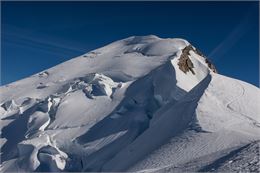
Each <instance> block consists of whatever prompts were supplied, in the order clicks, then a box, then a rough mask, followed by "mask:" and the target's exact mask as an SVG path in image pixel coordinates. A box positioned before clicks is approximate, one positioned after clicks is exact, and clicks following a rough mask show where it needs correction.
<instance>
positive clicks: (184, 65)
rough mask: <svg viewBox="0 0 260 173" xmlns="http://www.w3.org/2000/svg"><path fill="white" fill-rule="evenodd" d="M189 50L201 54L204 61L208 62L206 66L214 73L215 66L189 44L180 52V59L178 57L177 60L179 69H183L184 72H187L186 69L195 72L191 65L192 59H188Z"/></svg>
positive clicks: (215, 71) (215, 70)
mask: <svg viewBox="0 0 260 173" xmlns="http://www.w3.org/2000/svg"><path fill="white" fill-rule="evenodd" d="M191 50H192V51H194V52H195V53H196V54H198V55H200V56H202V57H203V58H204V59H205V62H206V63H207V64H208V67H209V68H210V69H211V70H212V71H213V72H214V73H217V69H216V67H215V66H214V65H213V64H212V63H211V62H210V61H209V60H208V59H207V58H206V56H205V55H203V54H202V53H201V51H200V50H198V49H195V48H193V47H192V46H191V45H189V46H186V47H185V48H184V49H183V50H182V54H181V56H180V59H179V62H178V65H179V69H180V70H181V71H183V72H184V73H187V72H188V71H191V72H192V74H195V72H194V70H193V68H194V65H193V63H192V61H191V60H190V58H189V55H190V53H189V52H190V51H191Z"/></svg>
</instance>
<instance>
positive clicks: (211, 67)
mask: <svg viewBox="0 0 260 173" xmlns="http://www.w3.org/2000/svg"><path fill="white" fill-rule="evenodd" d="M194 52H196V53H197V54H198V55H199V56H202V57H203V58H205V62H206V63H207V64H208V67H209V68H210V69H211V70H212V71H213V72H214V73H218V71H217V69H216V67H215V66H214V65H213V64H212V63H211V62H210V61H209V60H208V58H207V57H206V56H205V55H204V54H203V53H202V52H201V51H200V50H199V49H197V48H196V50H194Z"/></svg>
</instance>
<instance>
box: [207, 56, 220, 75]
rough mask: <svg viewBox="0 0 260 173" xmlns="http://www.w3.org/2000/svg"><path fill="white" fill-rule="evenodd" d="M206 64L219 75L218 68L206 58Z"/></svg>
mask: <svg viewBox="0 0 260 173" xmlns="http://www.w3.org/2000/svg"><path fill="white" fill-rule="evenodd" d="M205 61H206V63H207V64H208V67H209V68H210V69H211V70H212V71H213V72H214V73H218V71H217V69H216V67H215V66H214V65H213V64H212V63H211V62H210V61H209V60H208V59H207V58H205Z"/></svg>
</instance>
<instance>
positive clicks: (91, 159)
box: [0, 35, 260, 172]
mask: <svg viewBox="0 0 260 173" xmlns="http://www.w3.org/2000/svg"><path fill="white" fill-rule="evenodd" d="M216 72H217V69H216V67H215V66H214V65H213V64H212V63H211V62H210V61H209V59H207V58H206V57H205V56H204V55H203V54H202V53H201V52H200V51H199V50H197V49H196V48H195V47H193V46H192V45H191V44H190V43H189V42H188V41H186V40H183V39H162V38H159V37H157V36H153V35H150V36H133V37H129V38H126V39H123V40H119V41H116V42H113V43H111V44H109V45H107V46H105V47H102V48H100V49H96V50H94V51H91V52H88V53H86V54H84V55H82V56H79V57H76V58H73V59H71V60H69V61H66V62H64V63H62V64H59V65H57V66H55V67H53V68H50V69H47V70H45V71H43V72H40V73H38V74H35V75H33V76H30V77H28V78H25V79H22V80H20V81H17V82H14V83H11V84H8V85H5V86H1V87H0V96H1V97H0V105H1V106H0V116H1V138H0V142H1V167H0V169H1V171H3V172H8V171H29V172H31V171H55V172H57V171H73V172H76V171H85V172H88V171H90V172H96V171H137V172H174V171H176V172H179V171H218V170H220V171H231V170H240V171H247V170H251V171H260V170H259V167H258V166H257V165H259V157H258V160H257V155H259V152H257V149H255V148H256V147H255V146H256V145H257V144H259V142H258V141H259V140H260V107H259V103H260V92H259V88H257V87H255V86H253V85H251V84H248V83H245V82H243V81H240V80H236V79H232V78H229V77H225V76H223V75H221V74H218V73H216ZM249 152H250V155H252V157H253V158H256V160H254V161H252V163H253V164H251V165H250V163H251V161H250V163H247V162H249V161H248V159H240V160H241V161H240V162H242V161H243V163H240V162H239V165H243V164H244V166H243V167H242V166H241V168H239V169H238V168H237V165H238V163H236V162H235V161H233V160H232V159H234V158H237V157H244V156H245V154H243V153H249ZM240 153H242V154H241V155H240ZM229 163H230V164H229ZM231 163H232V164H231ZM223 165H224V166H223ZM232 165H234V166H232ZM235 167H236V168H235Z"/></svg>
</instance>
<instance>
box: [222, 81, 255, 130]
mask: <svg viewBox="0 0 260 173" xmlns="http://www.w3.org/2000/svg"><path fill="white" fill-rule="evenodd" d="M236 84H237V86H239V87H240V91H241V92H240V94H239V95H238V96H237V97H236V98H234V99H233V100H231V101H229V102H228V103H226V105H225V107H226V110H227V111H228V112H233V113H235V114H239V115H241V116H242V117H244V119H246V120H249V122H252V123H253V125H254V126H256V127H258V128H260V123H259V122H257V121H256V120H255V119H253V118H251V117H249V116H247V115H245V114H243V113H241V112H238V111H236V110H235V109H233V108H232V106H231V105H232V104H233V103H235V102H236V101H237V100H239V98H241V97H242V96H243V95H244V94H245V89H244V87H243V86H242V84H240V83H239V82H236Z"/></svg>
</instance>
